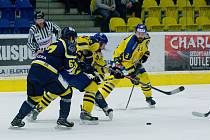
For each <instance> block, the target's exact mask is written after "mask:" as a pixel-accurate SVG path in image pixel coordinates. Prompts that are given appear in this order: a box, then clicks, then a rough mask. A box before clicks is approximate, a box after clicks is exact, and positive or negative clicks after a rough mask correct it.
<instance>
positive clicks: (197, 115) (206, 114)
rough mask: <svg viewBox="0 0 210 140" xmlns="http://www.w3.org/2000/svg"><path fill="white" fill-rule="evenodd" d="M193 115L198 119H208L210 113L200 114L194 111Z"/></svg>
mask: <svg viewBox="0 0 210 140" xmlns="http://www.w3.org/2000/svg"><path fill="white" fill-rule="evenodd" d="M192 115H194V116H196V117H208V116H209V115H210V111H209V112H207V113H200V112H196V111H193V112H192Z"/></svg>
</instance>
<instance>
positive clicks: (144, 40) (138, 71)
mask: <svg viewBox="0 0 210 140" xmlns="http://www.w3.org/2000/svg"><path fill="white" fill-rule="evenodd" d="M149 42H150V37H149V34H148V33H147V28H146V26H145V25H143V24H138V25H137V26H136V28H135V33H134V34H132V35H130V36H128V37H127V38H125V39H123V40H122V42H121V43H120V44H119V46H118V47H117V48H116V50H115V51H114V55H113V58H114V64H113V68H112V70H111V74H112V75H114V77H115V78H114V79H112V78H110V79H111V80H107V81H105V82H103V83H102V88H101V90H100V91H98V92H97V94H96V96H97V95H98V94H99V95H100V94H102V95H103V97H104V98H106V97H107V96H108V95H109V94H110V93H111V91H112V90H113V89H114V88H115V86H116V84H117V83H118V82H119V80H120V79H122V78H124V75H128V76H130V78H132V79H133V80H131V82H132V83H133V84H134V85H139V82H138V81H139V80H140V81H141V82H143V83H145V84H146V85H141V89H142V91H143V93H144V95H145V97H146V102H147V103H148V104H149V106H150V107H154V106H155V104H156V102H155V101H154V100H153V98H152V91H151V87H150V80H149V76H148V73H147V72H146V70H145V68H144V67H143V65H142V63H145V62H146V61H147V59H148V57H149V55H150V52H149V50H148V45H149ZM101 102H104V103H105V100H104V101H101Z"/></svg>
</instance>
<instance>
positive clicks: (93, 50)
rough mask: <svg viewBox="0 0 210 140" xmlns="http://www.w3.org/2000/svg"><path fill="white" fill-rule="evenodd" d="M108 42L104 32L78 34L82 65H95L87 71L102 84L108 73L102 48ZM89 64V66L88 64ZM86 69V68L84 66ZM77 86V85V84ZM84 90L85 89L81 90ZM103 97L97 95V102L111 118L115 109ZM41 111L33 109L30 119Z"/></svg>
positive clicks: (33, 118)
mask: <svg viewBox="0 0 210 140" xmlns="http://www.w3.org/2000/svg"><path fill="white" fill-rule="evenodd" d="M107 42H108V38H107V37H106V35H105V34H103V33H96V34H95V35H94V36H78V38H77V55H78V58H79V60H80V61H82V62H84V63H83V64H85V65H84V66H82V67H90V65H91V66H92V67H94V68H93V69H92V70H90V71H89V72H87V71H85V73H86V74H88V76H90V77H91V78H92V79H93V81H95V82H96V83H97V84H100V83H101V81H103V80H104V77H105V75H104V74H105V73H108V70H107V68H106V61H105V60H104V57H103V54H102V52H101V51H102V50H103V49H104V48H105V46H106V44H107ZM88 65H89V66H88ZM82 69H84V68H82ZM75 87H76V88H77V85H76V86H75ZM81 91H83V90H81ZM101 98H103V96H101V95H99V94H98V95H97V96H96V100H95V101H96V104H97V105H100V107H101V108H102V110H103V111H104V113H105V115H106V116H108V117H109V119H110V120H111V119H112V118H113V110H112V109H111V108H109V107H108V104H105V103H103V100H100V99H101ZM47 105H49V104H46V105H45V106H44V105H43V107H42V110H44V109H45V108H46V107H47ZM42 110H40V111H39V112H38V111H37V110H33V111H32V114H31V115H30V116H29V119H30V120H36V119H37V116H38V114H39V113H40V112H41V111H42Z"/></svg>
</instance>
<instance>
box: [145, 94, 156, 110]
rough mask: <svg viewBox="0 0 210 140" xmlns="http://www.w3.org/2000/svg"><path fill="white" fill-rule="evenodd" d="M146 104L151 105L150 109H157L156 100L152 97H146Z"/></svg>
mask: <svg viewBox="0 0 210 140" xmlns="http://www.w3.org/2000/svg"><path fill="white" fill-rule="evenodd" d="M146 102H147V103H148V104H149V107H150V108H155V104H156V102H155V100H153V99H152V97H146Z"/></svg>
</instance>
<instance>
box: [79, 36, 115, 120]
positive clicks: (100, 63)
mask: <svg viewBox="0 0 210 140" xmlns="http://www.w3.org/2000/svg"><path fill="white" fill-rule="evenodd" d="M77 42H78V47H77V48H78V54H79V55H80V56H81V58H82V57H84V58H83V61H84V62H85V63H89V64H91V65H92V66H93V67H94V73H92V75H93V76H94V78H93V79H94V80H95V81H96V82H97V83H98V84H101V82H102V81H104V80H105V79H104V78H105V74H106V73H108V72H109V71H108V69H107V63H106V61H105V59H104V56H103V54H102V50H104V49H105V46H106V44H107V43H108V38H107V36H106V35H105V34H103V33H96V34H95V35H94V36H80V37H78V39H77ZM95 100H96V104H97V105H98V106H99V107H100V108H101V109H102V110H103V111H104V113H105V115H106V116H108V117H109V119H110V120H112V118H113V109H111V108H109V107H108V104H106V102H104V99H103V96H102V95H100V94H97V96H96V99H95Z"/></svg>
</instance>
